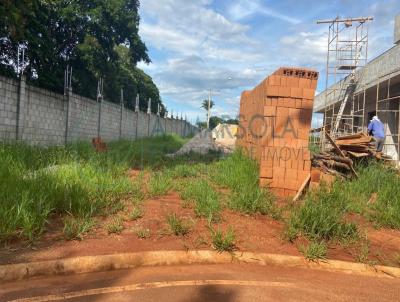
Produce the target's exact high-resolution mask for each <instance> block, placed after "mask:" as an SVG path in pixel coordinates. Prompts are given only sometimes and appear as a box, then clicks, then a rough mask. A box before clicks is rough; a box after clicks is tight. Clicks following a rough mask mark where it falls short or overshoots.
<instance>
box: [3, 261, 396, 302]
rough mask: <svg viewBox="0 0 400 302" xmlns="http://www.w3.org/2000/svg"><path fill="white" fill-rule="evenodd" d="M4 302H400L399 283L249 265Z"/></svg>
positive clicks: (135, 275) (108, 275)
mask: <svg viewBox="0 0 400 302" xmlns="http://www.w3.org/2000/svg"><path fill="white" fill-rule="evenodd" d="M0 301H2V302H3V301H36V302H39V301H74V302H77V301H96V302H101V301H118V302H125V301H126V302H128V301H129V302H132V301H163V302H168V301H194V302H196V301H224V302H231V301H285V302H286V301H307V302H310V301H400V280H399V279H394V278H390V277H365V276H360V275H354V274H342V273H332V272H325V271H319V270H311V269H300V268H287V267H279V266H257V265H249V264H230V265H191V266H168V267H142V268H137V269H131V270H119V271H111V272H102V273H91V274H81V275H72V276H55V277H39V278H32V279H29V280H24V281H19V282H8V283H2V284H1V285H0Z"/></svg>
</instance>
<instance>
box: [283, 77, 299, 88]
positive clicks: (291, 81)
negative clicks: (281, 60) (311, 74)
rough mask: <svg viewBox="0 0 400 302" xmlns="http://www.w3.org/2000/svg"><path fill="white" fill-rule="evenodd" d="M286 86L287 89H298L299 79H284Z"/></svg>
mask: <svg viewBox="0 0 400 302" xmlns="http://www.w3.org/2000/svg"><path fill="white" fill-rule="evenodd" d="M286 84H287V86H289V87H299V78H296V77H286Z"/></svg>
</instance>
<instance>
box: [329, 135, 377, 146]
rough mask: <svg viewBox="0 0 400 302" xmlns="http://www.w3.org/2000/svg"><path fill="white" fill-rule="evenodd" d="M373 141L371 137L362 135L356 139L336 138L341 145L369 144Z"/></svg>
mask: <svg viewBox="0 0 400 302" xmlns="http://www.w3.org/2000/svg"><path fill="white" fill-rule="evenodd" d="M370 142H371V137H368V136H367V137H361V138H355V139H342V140H336V144H337V145H338V146H340V145H359V144H368V143H370Z"/></svg>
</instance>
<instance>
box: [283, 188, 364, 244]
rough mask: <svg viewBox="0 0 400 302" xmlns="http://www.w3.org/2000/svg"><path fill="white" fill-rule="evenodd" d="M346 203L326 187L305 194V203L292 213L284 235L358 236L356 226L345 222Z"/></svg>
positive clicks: (325, 238)
mask: <svg viewBox="0 0 400 302" xmlns="http://www.w3.org/2000/svg"><path fill="white" fill-rule="evenodd" d="M345 213H346V206H345V204H344V202H343V200H341V199H340V194H335V191H331V192H328V191H327V189H326V188H324V187H322V188H321V190H319V191H316V192H311V193H309V194H307V196H306V199H305V201H304V204H303V205H302V206H300V207H298V208H296V209H294V210H293V211H292V213H291V216H290V218H289V220H288V222H287V228H286V237H287V238H288V239H289V240H290V241H293V240H294V239H296V238H297V237H298V236H299V235H304V236H306V237H307V238H308V239H310V240H313V241H322V240H325V241H329V240H333V239H336V240H348V239H351V238H355V237H357V236H358V229H357V226H356V225H355V224H353V223H348V222H345V220H344V214H345Z"/></svg>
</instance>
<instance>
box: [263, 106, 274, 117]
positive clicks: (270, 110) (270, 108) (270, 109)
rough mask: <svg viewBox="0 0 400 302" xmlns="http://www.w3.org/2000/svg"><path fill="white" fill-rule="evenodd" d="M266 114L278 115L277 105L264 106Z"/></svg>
mask: <svg viewBox="0 0 400 302" xmlns="http://www.w3.org/2000/svg"><path fill="white" fill-rule="evenodd" d="M264 116H276V107H275V106H265V107H264Z"/></svg>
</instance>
